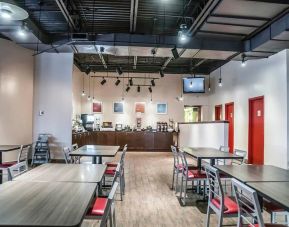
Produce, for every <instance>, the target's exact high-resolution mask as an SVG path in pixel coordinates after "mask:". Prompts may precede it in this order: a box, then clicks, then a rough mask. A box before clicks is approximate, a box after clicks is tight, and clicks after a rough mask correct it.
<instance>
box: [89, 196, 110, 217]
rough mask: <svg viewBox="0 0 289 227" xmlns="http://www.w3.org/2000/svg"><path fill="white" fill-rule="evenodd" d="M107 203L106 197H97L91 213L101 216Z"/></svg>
mask: <svg viewBox="0 0 289 227" xmlns="http://www.w3.org/2000/svg"><path fill="white" fill-rule="evenodd" d="M106 204H107V198H97V199H96V200H95V202H94V204H93V207H92V210H91V214H92V215H97V216H102V215H103V214H104V210H105V207H106Z"/></svg>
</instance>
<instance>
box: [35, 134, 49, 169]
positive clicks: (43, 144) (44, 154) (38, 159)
mask: <svg viewBox="0 0 289 227" xmlns="http://www.w3.org/2000/svg"><path fill="white" fill-rule="evenodd" d="M48 139H49V135H48V134H39V136H38V139H37V141H36V144H35V148H34V153H33V155H32V162H31V165H35V164H43V163H48V162H49V161H50V148H49V142H48Z"/></svg>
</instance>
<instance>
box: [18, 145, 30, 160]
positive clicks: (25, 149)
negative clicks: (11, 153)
mask: <svg viewBox="0 0 289 227" xmlns="http://www.w3.org/2000/svg"><path fill="white" fill-rule="evenodd" d="M29 150H30V145H29V146H23V145H21V148H20V152H19V154H18V159H17V162H18V163H19V162H22V161H26V162H28V154H29Z"/></svg>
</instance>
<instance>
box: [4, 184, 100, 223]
mask: <svg viewBox="0 0 289 227" xmlns="http://www.w3.org/2000/svg"><path fill="white" fill-rule="evenodd" d="M96 188H97V184H96V183H74V182H51V181H50V182H31V181H10V182H6V183H5V184H2V185H1V186H0V204H1V206H0V226H34V227H55V226H59V227H78V226H81V224H82V221H83V219H84V217H85V215H86V213H87V210H88V208H89V205H90V203H91V201H92V199H93V197H94V195H95V190H96Z"/></svg>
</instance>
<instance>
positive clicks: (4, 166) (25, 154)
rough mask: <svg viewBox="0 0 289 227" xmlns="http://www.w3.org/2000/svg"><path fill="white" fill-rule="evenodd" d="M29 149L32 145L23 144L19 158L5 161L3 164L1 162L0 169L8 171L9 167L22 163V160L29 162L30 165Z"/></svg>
mask: <svg viewBox="0 0 289 227" xmlns="http://www.w3.org/2000/svg"><path fill="white" fill-rule="evenodd" d="M29 150H30V145H28V146H23V145H21V147H20V151H19V154H18V158H17V161H14V162H4V163H2V164H0V170H2V171H6V172H7V173H8V168H9V167H11V166H13V165H16V164H17V163H20V162H22V161H25V162H27V165H28V154H29Z"/></svg>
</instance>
